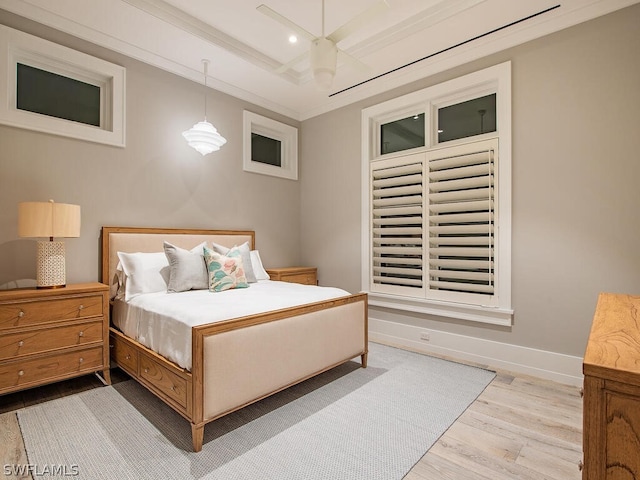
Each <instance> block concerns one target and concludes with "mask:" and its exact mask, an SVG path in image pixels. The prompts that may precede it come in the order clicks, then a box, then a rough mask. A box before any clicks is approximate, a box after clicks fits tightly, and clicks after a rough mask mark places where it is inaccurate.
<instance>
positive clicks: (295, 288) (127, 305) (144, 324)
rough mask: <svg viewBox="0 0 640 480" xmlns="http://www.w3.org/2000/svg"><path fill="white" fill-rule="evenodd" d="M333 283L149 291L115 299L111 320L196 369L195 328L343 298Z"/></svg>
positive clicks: (265, 282) (263, 282) (266, 283)
mask: <svg viewBox="0 0 640 480" xmlns="http://www.w3.org/2000/svg"><path fill="white" fill-rule="evenodd" d="M346 295H349V292H347V291H345V290H342V289H339V288H334V287H316V286H312V285H301V284H297V283H287V282H277V281H271V280H261V281H259V282H257V283H251V284H250V286H249V288H240V289H235V290H227V291H224V292H218V293H213V292H210V291H208V290H191V291H188V292H181V293H166V292H159V293H147V294H143V295H139V296H137V297H134V298H132V299H131V300H130V301H129V302H124V301H121V300H115V301H114V306H113V314H112V321H113V323H114V325H115V326H117V327H118V328H119V329H120V330H121V331H122V332H123V333H124V334H125V335H127V336H129V337H131V338H134V339H135V340H137V341H138V342H140V343H142V344H143V345H144V346H146V347H148V348H150V349H152V350H154V351H155V352H157V353H159V354H160V355H163V356H165V357H166V358H168V359H169V360H171V361H173V362H175V363H177V364H178V365H180V366H181V367H182V368H186V369H188V370H191V362H192V358H191V327H193V326H197V325H204V324H207V323H213V322H219V321H222V320H228V319H232V318H238V317H243V316H245V315H252V314H256V313H262V312H268V311H272V310H278V309H281V308H287V307H293V306H298V305H304V304H307V303H313V302H318V301H322V300H328V299H331V298H338V297H344V296H346Z"/></svg>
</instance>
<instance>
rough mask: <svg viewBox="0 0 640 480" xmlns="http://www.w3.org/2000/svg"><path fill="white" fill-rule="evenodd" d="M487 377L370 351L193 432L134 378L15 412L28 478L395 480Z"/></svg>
mask: <svg viewBox="0 0 640 480" xmlns="http://www.w3.org/2000/svg"><path fill="white" fill-rule="evenodd" d="M493 377H494V373H493V372H490V371H487V370H483V369H479V368H474V367H469V366H465V365H461V364H458V363H453V362H449V361H445V360H441V359H437V358H433V357H429V356H426V355H420V354H417V353H412V352H407V351H404V350H400V349H396V348H392V347H388V346H384V345H379V344H375V343H371V344H370V352H369V365H368V367H367V368H366V369H363V368H360V364H359V362H356V361H353V362H348V363H346V364H344V365H342V366H340V367H337V368H335V369H333V370H331V371H329V372H326V373H324V374H322V375H319V376H317V377H315V378H312V379H310V380H308V381H305V382H303V383H301V384H299V385H297V386H294V387H291V388H289V389H287V390H285V391H283V392H280V393H278V394H276V395H273V396H271V397H269V398H267V399H265V400H262V401H260V402H258V403H255V404H253V405H250V406H248V407H245V408H243V409H242V410H240V411H238V412H235V413H232V414H230V415H227V416H226V417H223V418H221V419H219V420H216V421H215V422H212V423H210V424H208V425H207V426H206V427H205V435H204V446H203V449H202V451H201V452H199V453H193V452H192V451H191V430H190V427H189V424H188V422H187V421H186V420H184V419H183V418H182V417H180V416H179V415H178V414H176V413H175V412H173V410H171V409H170V408H168V407H167V406H166V405H164V404H163V403H162V402H160V401H159V400H157V399H156V398H155V397H154V396H153V395H151V394H150V393H149V392H148V391H147V390H146V389H145V388H143V387H141V386H140V385H139V384H138V383H137V382H135V381H133V380H126V381H123V382H120V383H117V384H115V385H113V386H110V387H103V388H95V389H93V390H89V391H85V392H82V393H79V394H75V395H71V396H68V397H64V398H60V399H56V400H53V401H50V402H46V403H42V404H38V405H34V406H31V407H27V408H24V409H21V410H19V411H18V420H19V422H20V427H21V430H22V435H23V438H24V443H25V448H26V451H27V457H28V460H29V464H30V465H31V466H32V472H33V473H34V474H35V475H34V478H58V477H60V478H69V475H70V474H71V475H72V476H73V478H79V479H91V480H98V479H108V480H111V479H118V480H123V479H132V480H143V479H154V480H155V479H172V480H180V479H206V480H209V479H211V480H213V479H221V480H234V479H238V480H253V479H256V480H258V479H260V480H263V479H264V480H276V479H277V480H287V479H291V480H326V479H334V480H360V479H361V480H376V479H379V480H395V479H401V478H403V477H404V476H405V475H406V473H407V472H408V471H409V470H410V469H411V468H412V467H413V465H414V464H415V463H416V462H417V461H418V460H419V459H420V458H421V457H422V456H423V455H424V453H425V452H426V451H427V450H428V449H429V448H430V447H431V446H432V445H433V444H434V443H435V442H436V441H437V440H438V438H439V437H440V436H441V435H442V434H443V433H444V432H445V431H446V430H447V428H448V427H449V426H450V425H451V424H452V423H453V422H454V421H455V420H456V419H457V418H458V416H459V415H460V414H461V413H462V412H464V410H465V409H466V408H467V407H468V406H469V405H470V404H471V403H472V402H473V401H474V400H475V399H476V398H477V397H478V395H479V394H480V393H482V391H483V390H484V389H485V387H486V386H487V385H488V384H489V382H491V380H492V379H493Z"/></svg>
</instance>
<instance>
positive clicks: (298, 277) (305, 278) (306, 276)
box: [280, 273, 316, 285]
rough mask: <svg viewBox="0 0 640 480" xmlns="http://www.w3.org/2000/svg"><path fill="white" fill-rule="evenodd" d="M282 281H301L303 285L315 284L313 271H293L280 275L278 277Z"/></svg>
mask: <svg viewBox="0 0 640 480" xmlns="http://www.w3.org/2000/svg"><path fill="white" fill-rule="evenodd" d="M280 280H281V281H283V282H290V283H302V284H303V285H315V284H316V276H315V274H314V273H295V274H287V275H282V277H281V278H280Z"/></svg>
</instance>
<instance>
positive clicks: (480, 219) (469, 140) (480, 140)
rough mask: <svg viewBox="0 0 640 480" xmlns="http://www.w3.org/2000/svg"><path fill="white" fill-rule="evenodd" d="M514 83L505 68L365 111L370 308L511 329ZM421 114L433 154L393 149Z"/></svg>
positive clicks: (408, 145)
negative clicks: (389, 141) (390, 134)
mask: <svg viewBox="0 0 640 480" xmlns="http://www.w3.org/2000/svg"><path fill="white" fill-rule="evenodd" d="M509 78H510V68H509V64H502V65H498V66H496V67H492V68H490V69H487V70H483V71H481V72H476V73H475V74H471V75H468V76H466V77H462V78H460V79H456V80H453V81H451V82H446V83H444V84H440V85H437V86H434V87H430V88H428V89H425V90H422V91H419V92H414V93H413V94H409V95H407V96H405V97H400V98H398V99H395V100H391V101H389V102H385V103H384V104H380V105H376V106H374V107H370V108H369V109H366V110H364V111H363V132H362V133H363V136H364V137H365V145H369V148H367V149H365V150H366V151H365V152H363V183H364V185H368V186H369V189H368V192H369V194H368V195H367V196H366V199H364V198H363V206H362V207H363V230H364V231H363V247H364V248H363V250H364V254H363V257H364V258H363V265H364V267H363V277H362V278H363V289H364V290H366V291H368V292H369V297H370V304H371V305H374V306H375V305H378V306H384V307H387V308H394V309H404V310H411V311H416V312H425V313H432V314H436V315H440V316H449V317H455V318H462V319H466V320H473V321H481V322H486V323H494V324H501V325H509V324H510V323H511V317H512V314H513V312H512V310H511V286H510V285H511V266H510V256H511V247H510V240H511V234H510V216H511V215H510V212H511V208H510V195H511V188H510V179H511V174H510V163H511V159H510V107H509V99H510V87H509V85H510V81H509ZM416 108H421V109H422V111H423V113H424V120H422V125H423V127H422V128H423V131H422V132H421V133H422V138H423V139H425V145H424V146H423V147H418V146H416V144H415V142H414V143H411V142H405V143H404V144H403V145H404V146H405V147H406V148H398V149H389V150H387V149H385V148H384V147H383V144H381V143H380V140H381V139H383V138H385V137H386V133H385V130H386V129H387V128H388V126H389V125H390V124H392V125H393V124H397V123H398V122H401V123H403V122H408V120H409V119H411V118H413V117H414V116H417V114H415V113H414V115H413V116H411V117H409V116H407V115H406V112H407V111H409V110H415V109H416ZM479 110H481V111H482V112H481V113H482V118H480V119H479V118H478V111H479ZM394 112H395V113H394ZM400 117H401V118H400ZM390 119H391V120H390ZM479 120H480V121H479ZM443 131H444V132H443ZM446 132H448V133H446ZM443 133H446V135H443ZM412 138H416V137H415V136H414V137H412ZM397 145H400V143H397Z"/></svg>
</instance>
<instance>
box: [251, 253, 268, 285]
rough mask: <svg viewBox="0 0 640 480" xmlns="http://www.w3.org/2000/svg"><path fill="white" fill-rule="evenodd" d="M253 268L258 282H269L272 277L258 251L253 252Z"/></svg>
mask: <svg viewBox="0 0 640 480" xmlns="http://www.w3.org/2000/svg"><path fill="white" fill-rule="evenodd" d="M250 255H251V266H252V267H253V273H254V274H255V276H256V281H257V280H269V279H270V278H271V277H270V276H269V274H268V273H267V271H266V270H265V269H264V267H263V266H262V260H261V259H260V253H259V252H258V250H251V252H250Z"/></svg>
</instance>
